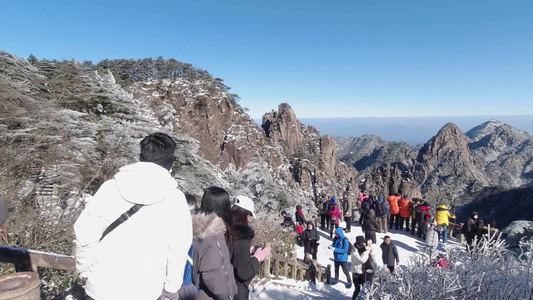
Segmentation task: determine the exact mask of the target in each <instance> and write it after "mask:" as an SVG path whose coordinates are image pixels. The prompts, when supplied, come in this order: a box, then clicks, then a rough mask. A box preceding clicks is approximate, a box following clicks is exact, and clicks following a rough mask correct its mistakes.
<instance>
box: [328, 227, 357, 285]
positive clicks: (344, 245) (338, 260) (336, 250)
mask: <svg viewBox="0 0 533 300" xmlns="http://www.w3.org/2000/svg"><path fill="white" fill-rule="evenodd" d="M349 247H350V240H349V239H348V238H347V237H345V236H344V232H343V231H342V228H337V229H335V238H333V244H331V245H330V246H328V248H329V249H333V260H334V261H335V280H334V281H333V282H332V283H331V284H336V283H337V282H339V267H342V272H344V275H346V281H347V282H348V283H346V288H348V289H349V288H351V287H352V278H351V276H350V273H349V272H348V249H349Z"/></svg>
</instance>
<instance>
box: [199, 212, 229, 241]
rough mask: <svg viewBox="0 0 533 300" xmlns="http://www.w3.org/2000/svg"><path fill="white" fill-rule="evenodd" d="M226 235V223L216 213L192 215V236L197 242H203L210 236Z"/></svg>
mask: <svg viewBox="0 0 533 300" xmlns="http://www.w3.org/2000/svg"><path fill="white" fill-rule="evenodd" d="M220 233H223V234H224V233H226V223H224V220H222V218H221V217H219V216H217V215H216V214H214V213H211V214H208V215H206V214H204V213H198V214H195V215H192V235H193V239H195V240H200V241H201V240H203V239H205V238H206V237H208V236H215V235H218V234H220Z"/></svg>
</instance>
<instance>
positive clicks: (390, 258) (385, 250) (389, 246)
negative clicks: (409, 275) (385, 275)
mask: <svg viewBox="0 0 533 300" xmlns="http://www.w3.org/2000/svg"><path fill="white" fill-rule="evenodd" d="M379 247H380V248H381V258H382V259H383V265H385V266H387V268H388V269H389V271H390V272H391V273H393V272H394V266H397V265H400V256H399V255H398V249H396V245H394V244H393V243H392V241H391V239H390V236H388V235H386V236H385V238H383V243H382V244H381V246H379Z"/></svg>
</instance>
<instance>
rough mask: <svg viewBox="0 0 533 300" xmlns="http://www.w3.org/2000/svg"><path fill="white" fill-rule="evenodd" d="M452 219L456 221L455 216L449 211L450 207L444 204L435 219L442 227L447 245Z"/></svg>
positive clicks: (444, 242)
mask: <svg viewBox="0 0 533 300" xmlns="http://www.w3.org/2000/svg"><path fill="white" fill-rule="evenodd" d="M450 218H452V219H455V216H454V215H451V214H450V212H449V211H448V207H446V205H444V204H441V205H439V206H438V207H437V211H436V213H435V219H436V220H437V225H439V226H441V227H442V243H443V244H446V239H447V237H448V225H450V221H449V219H450ZM439 235H440V232H439Z"/></svg>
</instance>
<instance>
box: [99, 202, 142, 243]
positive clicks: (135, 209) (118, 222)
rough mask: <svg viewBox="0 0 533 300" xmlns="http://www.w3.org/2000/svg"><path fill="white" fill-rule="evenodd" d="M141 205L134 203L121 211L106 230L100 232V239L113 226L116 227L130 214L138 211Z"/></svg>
mask: <svg viewBox="0 0 533 300" xmlns="http://www.w3.org/2000/svg"><path fill="white" fill-rule="evenodd" d="M141 207H143V205H142V204H135V205H134V206H132V207H131V208H130V209H128V211H127V212H125V213H123V214H121V215H120V217H118V219H116V220H115V221H114V222H113V223H111V225H109V226H108V227H107V228H106V230H104V233H102V237H100V241H102V240H103V239H104V237H105V236H106V235H108V234H109V233H110V232H111V231H113V230H114V229H115V228H117V227H118V225H120V224H122V223H124V222H125V221H126V220H127V219H129V218H130V217H131V216H133V215H134V214H135V213H136V212H138V211H139V209H141Z"/></svg>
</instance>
